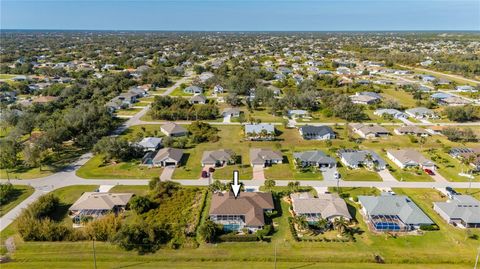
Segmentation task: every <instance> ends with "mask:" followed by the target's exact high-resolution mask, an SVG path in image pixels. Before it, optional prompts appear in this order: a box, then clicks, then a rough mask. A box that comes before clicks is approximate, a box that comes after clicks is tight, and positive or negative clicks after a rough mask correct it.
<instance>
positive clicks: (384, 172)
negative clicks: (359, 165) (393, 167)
mask: <svg viewBox="0 0 480 269" xmlns="http://www.w3.org/2000/svg"><path fill="white" fill-rule="evenodd" d="M378 175H379V176H380V177H381V178H382V180H383V181H397V179H396V178H395V177H394V176H393V175H392V174H391V173H390V171H388V169H383V170H380V171H378Z"/></svg>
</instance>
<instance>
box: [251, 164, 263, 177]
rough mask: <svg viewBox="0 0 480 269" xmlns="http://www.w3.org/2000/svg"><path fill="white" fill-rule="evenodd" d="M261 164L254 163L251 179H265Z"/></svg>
mask: <svg viewBox="0 0 480 269" xmlns="http://www.w3.org/2000/svg"><path fill="white" fill-rule="evenodd" d="M264 169H265V168H264V167H263V165H254V166H253V179H256V180H265V173H264Z"/></svg>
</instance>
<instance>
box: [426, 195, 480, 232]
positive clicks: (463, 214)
mask: <svg viewBox="0 0 480 269" xmlns="http://www.w3.org/2000/svg"><path fill="white" fill-rule="evenodd" d="M433 210H435V212H437V213H438V215H440V216H441V217H442V218H443V219H444V220H445V221H446V222H448V223H449V224H452V225H454V226H457V227H461V228H480V201H478V200H477V199H475V198H473V197H472V196H470V195H453V196H452V199H451V200H448V201H446V202H435V203H433Z"/></svg>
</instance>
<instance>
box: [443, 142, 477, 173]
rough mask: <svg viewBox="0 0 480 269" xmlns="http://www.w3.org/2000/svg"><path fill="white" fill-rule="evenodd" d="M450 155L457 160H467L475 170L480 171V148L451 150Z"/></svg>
mask: <svg viewBox="0 0 480 269" xmlns="http://www.w3.org/2000/svg"><path fill="white" fill-rule="evenodd" d="M449 153H450V155H451V156H452V157H454V158H457V159H459V160H464V159H467V160H469V162H470V165H471V166H473V167H474V169H475V170H480V147H475V148H452V149H451V150H450V152H449Z"/></svg>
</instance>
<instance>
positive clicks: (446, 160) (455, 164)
mask: <svg viewBox="0 0 480 269" xmlns="http://www.w3.org/2000/svg"><path fill="white" fill-rule="evenodd" d="M423 155H425V157H427V158H430V159H431V160H432V161H433V162H434V163H435V164H436V165H437V166H438V169H437V170H436V171H435V173H439V174H440V175H442V176H443V177H445V178H446V179H447V180H449V181H463V182H465V181H469V180H470V179H469V178H467V177H462V176H460V175H458V174H459V173H461V172H466V171H467V170H468V169H471V167H470V166H468V167H466V166H465V165H463V164H462V163H461V162H460V161H459V160H456V159H454V158H453V157H451V156H450V155H449V154H448V153H445V152H443V151H442V150H437V149H435V150H433V151H428V150H425V151H424V152H423ZM479 180H480V176H479V175H476V176H475V177H474V178H473V179H472V181H479Z"/></svg>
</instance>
